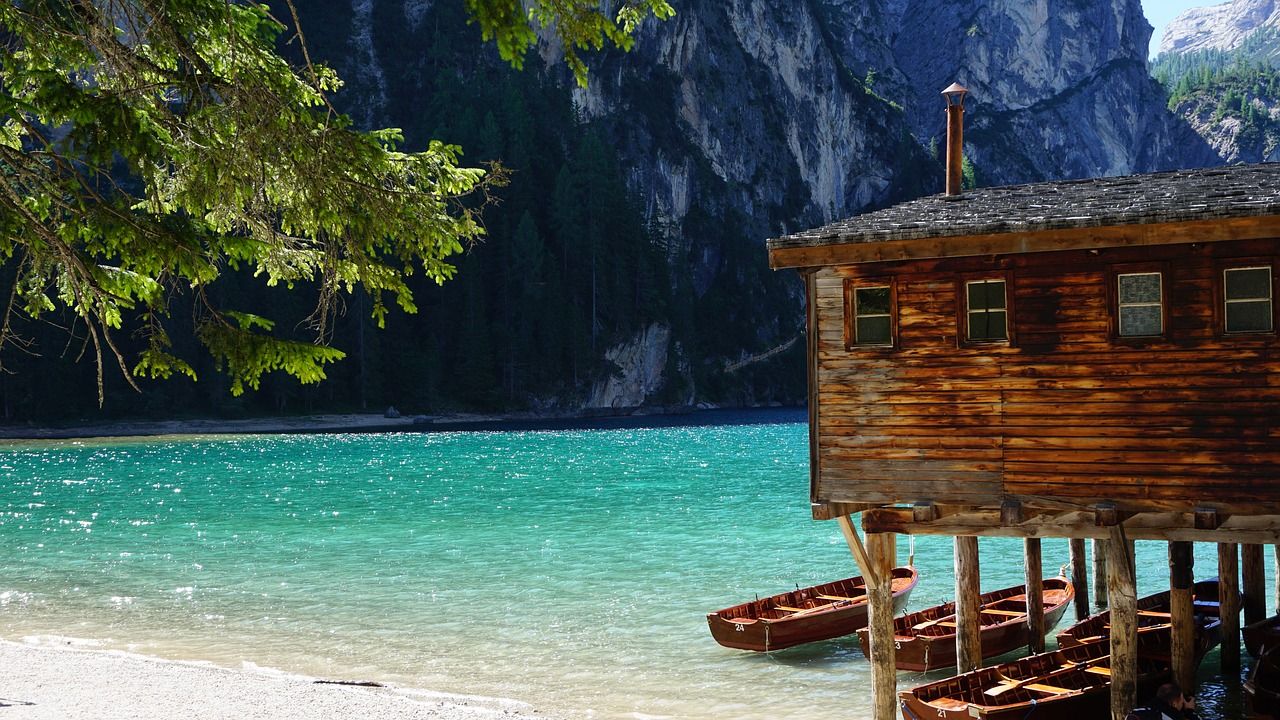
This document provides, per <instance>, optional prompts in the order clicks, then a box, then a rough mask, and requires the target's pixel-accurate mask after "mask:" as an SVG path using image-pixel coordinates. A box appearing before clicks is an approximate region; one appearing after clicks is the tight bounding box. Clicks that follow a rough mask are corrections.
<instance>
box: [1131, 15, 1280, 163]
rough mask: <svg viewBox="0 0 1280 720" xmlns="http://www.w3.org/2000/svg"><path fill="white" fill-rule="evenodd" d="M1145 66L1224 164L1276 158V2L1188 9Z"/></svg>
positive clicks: (1279, 117) (1279, 42) (1279, 140)
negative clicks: (1152, 59) (1148, 65)
mask: <svg viewBox="0 0 1280 720" xmlns="http://www.w3.org/2000/svg"><path fill="white" fill-rule="evenodd" d="M1160 47H1161V53H1160V55H1159V56H1157V58H1156V59H1155V61H1154V62H1153V63H1152V66H1151V72H1152V75H1153V76H1154V77H1156V78H1157V79H1158V80H1159V81H1160V82H1161V83H1162V84H1163V85H1164V86H1165V87H1166V88H1167V91H1168V94H1169V108H1170V109H1171V110H1172V111H1173V112H1174V114H1176V115H1178V116H1179V117H1181V118H1183V119H1185V120H1186V121H1187V123H1188V124H1189V125H1190V126H1191V127H1192V128H1193V129H1194V130H1195V131H1196V133H1197V134H1199V135H1200V136H1201V137H1203V138H1204V139H1205V141H1206V142H1208V143H1209V145H1210V147H1212V148H1213V150H1214V152H1215V153H1216V154H1217V155H1218V157H1219V158H1221V160H1222V161H1223V162H1228V163H1237V162H1264V161H1276V160H1280V71H1277V58H1280V4H1277V3H1275V2H1274V1H1273V0H1234V1H1233V2H1229V3H1225V4H1222V5H1215V6H1212V7H1205V8H1193V9H1191V10H1188V11H1186V12H1184V13H1182V14H1181V15H1179V16H1178V17H1177V18H1175V19H1174V20H1173V22H1171V23H1170V24H1169V26H1168V27H1167V28H1166V31H1165V36H1164V40H1163V41H1162V42H1161V46H1160Z"/></svg>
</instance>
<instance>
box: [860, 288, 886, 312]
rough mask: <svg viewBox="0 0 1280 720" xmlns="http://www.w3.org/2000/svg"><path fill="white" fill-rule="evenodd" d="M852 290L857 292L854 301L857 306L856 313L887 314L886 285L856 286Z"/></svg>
mask: <svg viewBox="0 0 1280 720" xmlns="http://www.w3.org/2000/svg"><path fill="white" fill-rule="evenodd" d="M854 292H855V293H857V297H856V298H854V302H855V304H856V306H857V312H858V315H888V314H889V288H888V287H873V288H858V289H857V290H854Z"/></svg>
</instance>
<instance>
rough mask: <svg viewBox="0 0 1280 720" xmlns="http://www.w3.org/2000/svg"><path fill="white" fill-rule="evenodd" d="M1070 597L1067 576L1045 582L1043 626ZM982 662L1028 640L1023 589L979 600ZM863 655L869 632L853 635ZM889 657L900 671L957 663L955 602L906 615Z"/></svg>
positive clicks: (1054, 621)
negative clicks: (860, 644) (860, 645)
mask: <svg viewBox="0 0 1280 720" xmlns="http://www.w3.org/2000/svg"><path fill="white" fill-rule="evenodd" d="M1074 597H1075V591H1074V589H1073V588H1072V586H1071V582H1070V581H1068V580H1067V579H1066V578H1060V577H1058V578H1049V579H1046V580H1045V581H1044V627H1046V628H1052V627H1053V626H1054V625H1057V624H1058V621H1059V620H1061V619H1062V614H1063V613H1064V612H1066V610H1067V606H1069V605H1070V604H1071V600H1072V599H1073V598H1074ZM978 602H979V603H980V605H979V608H980V609H979V619H980V621H981V623H982V629H981V630H980V638H981V641H982V657H983V659H986V658H990V657H995V656H996V655H1003V654H1004V653H1007V652H1009V651H1011V650H1014V649H1016V648H1019V647H1022V646H1023V645H1026V644H1028V643H1029V642H1030V641H1031V628H1030V627H1029V626H1028V625H1027V593H1026V586H1025V585H1019V586H1017V587H1011V588H1005V589H1003V590H996V591H994V592H989V593H984V594H983V595H982V596H981V597H980V598H978ZM858 640H859V641H861V643H862V652H863V653H864V654H866V655H868V656H869V655H870V653H871V634H870V632H869V631H868V630H867V629H866V628H863V629H861V630H859V631H858ZM893 647H894V652H893V657H894V664H895V665H896V666H897V668H898V669H899V670H918V671H920V670H935V669H937V668H941V667H948V666H953V665H955V664H956V606H955V603H954V602H949V603H943V604H942V605H936V606H934V607H931V608H928V609H925V610H920V611H918V612H913V613H908V614H907V615H904V616H902V617H900V618H897V619H896V620H894V621H893Z"/></svg>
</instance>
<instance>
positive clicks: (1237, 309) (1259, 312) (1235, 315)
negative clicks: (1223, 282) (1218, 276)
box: [1227, 300, 1271, 332]
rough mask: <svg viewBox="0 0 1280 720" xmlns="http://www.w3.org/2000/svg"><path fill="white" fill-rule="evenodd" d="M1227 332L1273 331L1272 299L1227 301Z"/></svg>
mask: <svg viewBox="0 0 1280 720" xmlns="http://www.w3.org/2000/svg"><path fill="white" fill-rule="evenodd" d="M1227 332H1271V301H1270V300H1253V301H1248V302H1233V303H1227Z"/></svg>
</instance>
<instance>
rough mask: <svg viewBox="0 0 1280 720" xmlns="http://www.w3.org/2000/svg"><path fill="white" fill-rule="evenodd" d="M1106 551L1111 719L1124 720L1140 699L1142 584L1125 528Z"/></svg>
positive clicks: (1113, 529) (1114, 531)
mask: <svg viewBox="0 0 1280 720" xmlns="http://www.w3.org/2000/svg"><path fill="white" fill-rule="evenodd" d="M1097 547H1098V546H1097V545H1094V549H1095V550H1097ZM1105 547H1106V552H1107V597H1108V599H1109V601H1110V603H1111V718H1112V720H1124V718H1125V716H1127V715H1128V714H1129V711H1130V710H1133V706H1134V703H1135V702H1136V701H1137V695H1138V583H1137V580H1136V579H1135V578H1134V573H1133V541H1132V540H1129V539H1128V538H1126V537H1125V535H1124V527H1123V526H1122V525H1114V526H1112V527H1111V537H1110V538H1109V539H1108V540H1107V542H1106V543H1105Z"/></svg>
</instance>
